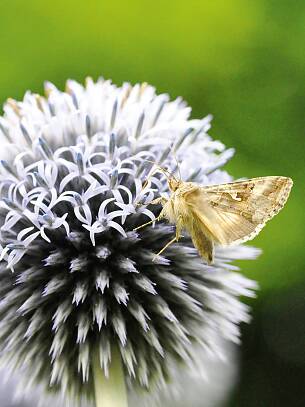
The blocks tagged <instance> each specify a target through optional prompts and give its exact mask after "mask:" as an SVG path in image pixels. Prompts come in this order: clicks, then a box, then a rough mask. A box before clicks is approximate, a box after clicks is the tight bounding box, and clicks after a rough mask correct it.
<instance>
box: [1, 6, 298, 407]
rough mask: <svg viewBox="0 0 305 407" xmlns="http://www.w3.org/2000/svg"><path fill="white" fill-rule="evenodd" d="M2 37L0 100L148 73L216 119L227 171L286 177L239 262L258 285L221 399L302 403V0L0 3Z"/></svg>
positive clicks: (144, 76) (244, 402)
mask: <svg viewBox="0 0 305 407" xmlns="http://www.w3.org/2000/svg"><path fill="white" fill-rule="evenodd" d="M0 38H1V51H0V52H1V53H0V102H1V104H2V103H3V102H4V101H5V99H6V98H8V97H13V98H16V99H20V98H22V97H23V94H24V92H25V91H26V90H27V89H31V90H32V91H35V92H42V84H43V81H44V80H49V81H52V82H54V83H55V84H56V85H57V86H59V87H61V88H63V86H64V81H65V79H67V78H73V79H76V80H80V81H83V80H84V78H85V77H86V76H88V75H89V76H92V77H93V78H95V79H96V78H97V77H98V76H100V75H101V76H104V77H105V78H111V79H112V80H113V81H114V82H115V83H118V84H120V83H122V81H131V82H132V83H135V82H139V81H146V82H149V83H151V84H153V85H155V86H156V87H157V89H158V91H159V92H168V93H169V94H170V95H171V96H172V97H175V96H178V95H181V96H183V97H184V98H185V99H186V100H187V102H188V103H189V104H190V105H191V106H192V107H193V117H202V116H204V115H206V114H208V113H212V114H213V115H214V118H215V119H214V121H213V128H212V131H211V132H210V134H211V135H212V136H213V137H214V138H218V139H220V140H221V141H223V142H224V143H225V144H226V145H227V146H229V147H235V148H236V156H235V157H234V158H233V160H232V161H231V162H230V163H229V164H228V165H227V169H228V171H229V172H231V173H232V174H233V175H234V176H235V177H241V176H247V177H254V176H262V175H287V176H291V177H292V178H293V180H294V182H295V186H294V188H293V191H292V195H291V197H290V200H289V202H288V204H287V206H286V207H285V209H284V210H283V211H282V212H281V213H280V214H279V215H278V216H277V217H276V218H275V219H274V220H273V221H272V222H270V224H268V225H267V227H266V228H265V229H264V231H263V233H261V234H260V235H259V236H258V237H257V238H256V239H255V245H256V246H258V247H261V248H262V249H263V252H264V253H263V255H262V256H261V257H260V258H259V259H258V260H257V261H255V262H243V263H242V264H241V266H242V269H243V272H244V274H246V275H247V276H249V277H251V278H254V279H256V280H257V281H258V282H259V284H260V288H261V289H260V292H259V296H258V299H257V300H256V301H251V302H250V304H251V306H252V307H253V316H254V318H253V321H252V324H251V325H250V326H244V327H243V328H242V329H243V345H242V347H241V374H240V381H239V383H238V385H237V386H236V387H235V390H234V392H233V394H232V395H231V402H230V401H228V403H227V405H228V406H229V405H230V406H241V407H243V406H247V407H252V406H263V407H265V406H288V405H289V406H292V407H294V406H304V405H305V397H304V390H303V387H304V386H303V387H302V381H303V380H304V376H305V375H304V374H305V352H304V342H305V341H304V337H305V304H304V292H305V290H304V288H305V270H304V265H305V261H304V260H305V251H304V242H305V239H304V220H305V211H304V168H305V166H304V160H305V155H304V147H305V143H304V131H305V120H304V117H305V116H304V112H305V2H304V0H294V1H290V2H289V1H285V0H277V1H276V0H256V1H255V2H254V1H242V0H231V1H230V2H225V1H218V0H216V1H215V0H214V1H195V0H188V1H180V0H176V1H167V2H166V1H161V0H155V1H153V2H151V1H143V0H142V1H140V0H138V1H125V2H122V1H112V2H105V1H101V0H100V1H92V0H91V1H88V0H87V1H78V0H74V1H71V0H65V1H58V0H52V1H50V0H49V1H48V0H46V1H41V0H40V1H33V0H27V1H23V0H0ZM302 396H303V398H302Z"/></svg>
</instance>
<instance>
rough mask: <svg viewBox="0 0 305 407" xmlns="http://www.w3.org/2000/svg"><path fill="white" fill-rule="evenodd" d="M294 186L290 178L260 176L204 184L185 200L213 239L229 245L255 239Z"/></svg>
mask: <svg viewBox="0 0 305 407" xmlns="http://www.w3.org/2000/svg"><path fill="white" fill-rule="evenodd" d="M291 187H292V180H291V179H290V178H286V177H273V176H271V177H261V178H253V179H250V180H247V181H239V182H233V183H229V184H221V185H215V186H207V187H201V188H200V189H198V190H194V191H193V193H190V194H187V196H186V199H187V201H188V203H189V204H190V205H191V206H192V207H193V208H194V211H195V213H196V214H197V216H198V217H199V218H200V220H201V222H202V223H203V224H204V225H205V226H206V228H207V229H208V230H209V232H210V233H211V235H212V238H213V240H214V241H215V242H216V243H219V244H222V245H227V244H231V243H241V242H245V241H247V240H250V239H253V238H254V237H255V236H256V235H257V234H258V233H259V232H260V230H261V229H262V228H263V227H264V226H265V224H266V222H267V221H268V220H270V219H271V218H272V217H273V216H275V215H276V214H277V213H278V212H279V211H280V210H281V209H282V208H283V206H284V204H285V202H286V201H287V199H288V196H289V193H290V190H291Z"/></svg>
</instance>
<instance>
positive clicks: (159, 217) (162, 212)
mask: <svg viewBox="0 0 305 407" xmlns="http://www.w3.org/2000/svg"><path fill="white" fill-rule="evenodd" d="M163 217H164V211H163V209H162V211H161V212H160V214H159V216H157V217H156V219H153V220H150V221H149V222H146V223H143V225H140V226H138V227H136V228H134V229H133V230H134V231H136V230H139V229H142V228H144V227H145V226H148V225H151V224H152V223H154V222H159V220H161V219H162V218H163Z"/></svg>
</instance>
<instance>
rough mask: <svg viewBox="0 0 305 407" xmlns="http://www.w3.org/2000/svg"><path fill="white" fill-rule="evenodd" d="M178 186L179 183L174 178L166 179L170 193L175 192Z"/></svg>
mask: <svg viewBox="0 0 305 407" xmlns="http://www.w3.org/2000/svg"><path fill="white" fill-rule="evenodd" d="M180 184H181V181H180V180H178V179H176V178H175V177H169V178H168V186H169V189H170V190H171V191H173V192H175V191H176V190H177V189H178V188H179V185H180Z"/></svg>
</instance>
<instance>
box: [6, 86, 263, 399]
mask: <svg viewBox="0 0 305 407" xmlns="http://www.w3.org/2000/svg"><path fill="white" fill-rule="evenodd" d="M190 111H191V109H190V108H189V107H188V106H187V105H186V104H185V102H184V101H183V100H181V99H180V98H178V99H176V100H174V101H171V100H170V99H169V97H168V95H166V94H161V95H156V93H155V89H154V88H153V87H151V86H149V85H147V84H141V85H140V84H137V85H135V86H131V85H130V84H128V83H124V84H123V85H122V86H121V87H116V86H115V85H113V84H112V83H111V82H110V81H105V80H103V79H99V80H98V81H97V82H96V83H94V82H93V81H92V80H91V79H88V80H87V82H86V85H85V86H84V87H83V86H82V85H80V84H78V83H77V82H74V81H68V82H67V84H66V90H65V92H61V91H59V90H58V89H57V88H56V87H55V86H53V85H52V84H50V83H47V84H46V85H45V96H44V97H42V96H39V95H36V94H32V93H29V92H28V93H26V95H25V97H24V99H23V101H22V102H16V101H14V100H11V99H9V100H8V101H7V103H6V104H5V106H4V116H3V117H1V118H0V136H1V139H2V149H1V155H2V157H1V158H2V160H1V175H0V224H1V233H0V252H1V256H0V259H1V263H0V296H1V297H0V298H1V302H0V352H1V354H0V355H1V357H0V361H1V363H2V365H5V366H7V367H8V368H11V369H20V368H22V369H29V371H30V374H29V377H30V380H28V384H29V386H31V385H32V384H34V383H41V384H44V385H45V387H46V388H47V389H51V390H53V391H54V392H55V393H61V394H63V395H64V396H65V397H66V398H67V399H69V400H73V403H76V402H77V400H80V399H82V398H87V399H89V400H90V399H91V398H92V395H93V394H94V391H93V375H92V368H91V361H92V358H93V357H98V358H99V363H100V366H101V368H102V369H103V371H104V373H105V374H106V375H107V373H108V369H109V366H110V364H111V352H112V348H113V346H114V345H115V346H116V347H117V348H118V349H119V352H120V355H121V358H122V362H123V366H124V372H125V377H126V381H127V382H128V384H129V386H131V387H133V388H134V387H140V388H146V389H151V388H152V387H153V386H154V388H162V387H163V386H165V385H166V382H167V379H168V377H169V375H170V371H171V366H172V364H173V363H180V362H183V363H185V364H187V365H192V363H194V362H196V353H195V350H194V349H197V348H198V346H200V347H201V348H202V349H204V351H205V352H206V353H210V354H212V355H218V354H219V353H220V351H221V349H219V348H218V346H217V343H219V341H218V338H219V337H221V338H224V339H227V340H230V341H234V342H238V340H239V329H238V324H239V323H240V322H243V321H248V319H249V316H248V310H247V306H245V305H244V304H242V303H241V302H240V301H239V299H238V297H239V296H241V295H245V296H253V289H254V288H255V287H256V284H255V283H254V282H253V281H250V280H248V279H247V278H245V277H243V276H241V275H240V274H238V273H237V272H236V271H237V270H238V268H237V267H236V266H234V265H232V261H234V260H235V259H252V258H255V257H256V255H257V254H258V251H257V250H256V249H253V248H250V247H247V246H234V247H219V248H217V249H216V253H215V263H214V265H212V266H211V265H207V264H205V262H204V261H203V260H202V259H201V258H199V257H198V255H197V252H196V250H195V249H194V248H193V246H192V244H191V241H190V239H189V238H188V237H185V238H183V239H182V240H181V241H180V242H179V243H177V244H173V245H172V246H171V247H170V248H169V249H168V250H167V251H166V252H165V253H164V256H159V257H158V258H156V259H155V261H154V262H153V261H152V259H153V256H154V254H155V253H156V252H158V251H159V250H160V248H162V247H163V246H164V244H165V243H166V242H167V241H168V240H170V238H171V237H172V234H173V230H174V229H173V226H170V225H168V224H165V223H160V224H158V225H155V227H147V228H144V229H143V230H141V231H138V232H135V231H133V229H134V228H135V227H136V226H139V225H140V224H142V223H143V222H145V221H147V220H149V219H151V220H153V219H155V217H156V216H157V215H158V213H159V211H160V208H158V207H154V206H150V205H149V203H150V202H151V201H152V200H153V199H154V198H156V197H158V196H160V194H166V193H167V192H168V189H167V182H166V178H165V177H164V176H163V175H162V174H155V175H154V176H152V177H150V178H149V179H148V175H149V174H150V171H151V169H152V166H153V164H152V163H151V162H149V161H152V162H155V163H157V164H159V165H162V166H164V167H166V168H168V169H169V170H170V171H173V172H174V171H176V169H177V161H178V162H179V163H180V167H181V173H182V177H183V179H184V180H192V181H196V182H200V183H201V184H214V183H223V182H228V181H231V180H232V178H231V177H230V176H229V175H228V174H227V173H226V172H225V171H222V170H221V169H220V167H222V166H223V165H224V164H225V163H226V162H227V161H228V160H229V159H230V158H231V157H232V155H233V150H232V149H225V147H224V145H223V144H222V143H220V142H219V141H214V140H212V139H211V137H210V136H208V134H207V131H208V130H209V128H210V121H211V117H210V116H207V117H205V118H204V119H201V120H194V119H190V118H189V116H190ZM176 160H177V161H176ZM146 180H148V181H147V182H146V183H145V181H146ZM94 355H95V356H94ZM27 379H28V378H27ZM73 405H75V404H73Z"/></svg>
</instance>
